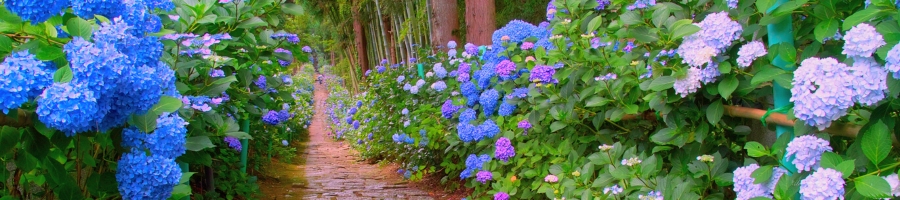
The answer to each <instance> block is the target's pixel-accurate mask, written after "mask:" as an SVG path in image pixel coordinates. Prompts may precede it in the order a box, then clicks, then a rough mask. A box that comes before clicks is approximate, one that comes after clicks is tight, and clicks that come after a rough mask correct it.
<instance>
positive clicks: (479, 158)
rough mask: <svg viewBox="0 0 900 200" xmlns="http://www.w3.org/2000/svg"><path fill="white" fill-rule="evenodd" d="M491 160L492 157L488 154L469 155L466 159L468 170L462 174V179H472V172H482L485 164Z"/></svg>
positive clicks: (460, 176)
mask: <svg viewBox="0 0 900 200" xmlns="http://www.w3.org/2000/svg"><path fill="white" fill-rule="evenodd" d="M490 160H491V157H490V156H489V155H487V154H482V155H475V154H469V157H467V158H466V169H465V170H463V171H462V173H460V175H459V178H460V179H466V178H469V177H472V172H474V171H476V170H482V169H483V168H484V163H486V162H488V161H490Z"/></svg>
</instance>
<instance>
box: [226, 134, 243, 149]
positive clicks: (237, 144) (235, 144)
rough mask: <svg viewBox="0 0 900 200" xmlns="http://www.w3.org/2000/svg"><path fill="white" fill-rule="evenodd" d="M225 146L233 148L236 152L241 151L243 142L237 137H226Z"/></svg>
mask: <svg viewBox="0 0 900 200" xmlns="http://www.w3.org/2000/svg"><path fill="white" fill-rule="evenodd" d="M225 144H228V147H231V148H232V149H234V150H235V151H241V148H242V147H241V141H240V140H238V139H237V138H236V137H231V136H225Z"/></svg>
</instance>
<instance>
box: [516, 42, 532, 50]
mask: <svg viewBox="0 0 900 200" xmlns="http://www.w3.org/2000/svg"><path fill="white" fill-rule="evenodd" d="M519 48H522V50H531V49H532V48H534V43H531V42H523V43H522V46H520V47H519Z"/></svg>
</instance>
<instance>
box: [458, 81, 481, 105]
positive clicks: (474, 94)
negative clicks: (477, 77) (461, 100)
mask: <svg viewBox="0 0 900 200" xmlns="http://www.w3.org/2000/svg"><path fill="white" fill-rule="evenodd" d="M459 91H460V92H461V93H462V95H463V96H464V97H466V99H468V101H467V102H466V103H467V104H468V105H469V106H474V105H475V103H477V102H478V96H479V94H478V89H476V88H475V83H472V82H465V83H463V84H461V85H459Z"/></svg>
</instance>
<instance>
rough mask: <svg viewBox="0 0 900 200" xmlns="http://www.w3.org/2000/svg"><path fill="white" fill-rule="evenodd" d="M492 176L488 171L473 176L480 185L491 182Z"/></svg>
mask: <svg viewBox="0 0 900 200" xmlns="http://www.w3.org/2000/svg"><path fill="white" fill-rule="evenodd" d="M493 178H494V177H493V175H492V174H491V172H489V171H484V170H482V171H479V172H478V174H475V180H476V181H478V182H481V184H485V183H487V182H488V181H490V180H493Z"/></svg>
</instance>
